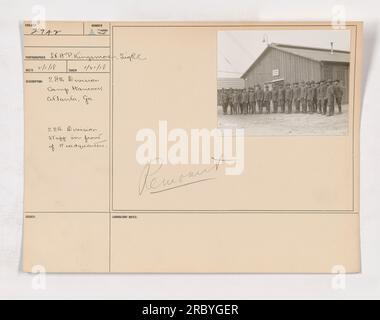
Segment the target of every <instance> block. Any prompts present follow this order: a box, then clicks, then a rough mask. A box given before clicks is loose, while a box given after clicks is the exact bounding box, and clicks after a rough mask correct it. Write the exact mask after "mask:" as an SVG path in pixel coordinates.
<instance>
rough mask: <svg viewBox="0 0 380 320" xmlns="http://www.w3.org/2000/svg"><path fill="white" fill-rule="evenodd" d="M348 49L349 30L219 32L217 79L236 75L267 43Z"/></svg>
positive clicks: (238, 74) (237, 76)
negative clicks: (331, 45)
mask: <svg viewBox="0 0 380 320" xmlns="http://www.w3.org/2000/svg"><path fill="white" fill-rule="evenodd" d="M264 38H265V39H268V41H269V43H283V44H292V45H298V46H306V47H317V48H326V49H330V42H334V48H335V49H336V50H347V51H349V50H350V31H349V30H291V31H289V30H278V31H257V30H239V31H219V32H218V78H239V77H240V76H241V75H242V74H243V73H244V72H245V71H246V70H247V69H248V68H249V66H250V65H251V64H252V63H253V61H255V60H256V59H257V57H258V56H259V55H260V54H261V53H262V52H263V50H264V49H265V48H266V46H267V43H266V42H263V39H264Z"/></svg>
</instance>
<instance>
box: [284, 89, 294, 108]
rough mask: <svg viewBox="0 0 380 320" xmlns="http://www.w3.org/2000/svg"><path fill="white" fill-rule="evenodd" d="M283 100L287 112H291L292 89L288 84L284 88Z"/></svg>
mask: <svg viewBox="0 0 380 320" xmlns="http://www.w3.org/2000/svg"><path fill="white" fill-rule="evenodd" d="M285 102H286V108H287V110H288V113H292V112H293V89H292V88H291V87H290V84H287V85H286V89H285Z"/></svg>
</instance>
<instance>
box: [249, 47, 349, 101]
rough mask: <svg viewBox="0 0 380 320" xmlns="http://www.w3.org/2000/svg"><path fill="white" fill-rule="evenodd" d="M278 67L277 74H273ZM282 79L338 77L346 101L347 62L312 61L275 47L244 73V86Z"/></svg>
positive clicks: (295, 80) (291, 81)
mask: <svg viewBox="0 0 380 320" xmlns="http://www.w3.org/2000/svg"><path fill="white" fill-rule="evenodd" d="M275 69H278V70H279V75H278V76H273V73H272V72H273V70H275ZM279 79H284V81H285V82H290V83H293V82H300V81H305V82H306V81H320V80H328V79H332V80H334V79H339V80H341V82H342V85H343V86H344V88H345V90H344V91H345V92H344V96H343V103H347V102H348V87H349V86H348V81H349V64H344V63H333V62H331V63H327V64H323V65H322V63H320V62H319V61H313V60H310V59H307V58H304V57H301V56H296V55H293V54H290V53H287V52H284V51H281V50H277V49H275V48H269V50H267V52H266V53H264V55H262V56H261V57H260V58H259V60H258V61H257V63H256V64H255V65H254V66H253V67H252V68H251V69H250V70H249V71H248V72H247V74H246V75H245V86H246V87H253V86H254V85H255V84H260V85H261V86H263V85H264V83H266V82H270V81H273V80H279Z"/></svg>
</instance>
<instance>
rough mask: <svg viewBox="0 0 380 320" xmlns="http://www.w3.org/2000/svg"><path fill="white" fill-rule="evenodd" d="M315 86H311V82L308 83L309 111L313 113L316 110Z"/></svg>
mask: <svg viewBox="0 0 380 320" xmlns="http://www.w3.org/2000/svg"><path fill="white" fill-rule="evenodd" d="M313 99H314V88H313V87H312V86H311V84H310V83H308V84H307V98H306V100H307V108H308V110H309V113H313V110H314V106H313V104H314V101H313Z"/></svg>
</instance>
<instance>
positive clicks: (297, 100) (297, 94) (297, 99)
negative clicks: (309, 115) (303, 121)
mask: <svg viewBox="0 0 380 320" xmlns="http://www.w3.org/2000/svg"><path fill="white" fill-rule="evenodd" d="M293 101H294V104H295V107H296V113H299V112H300V104H301V88H300V87H299V85H298V82H295V83H294V84H293Z"/></svg>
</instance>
